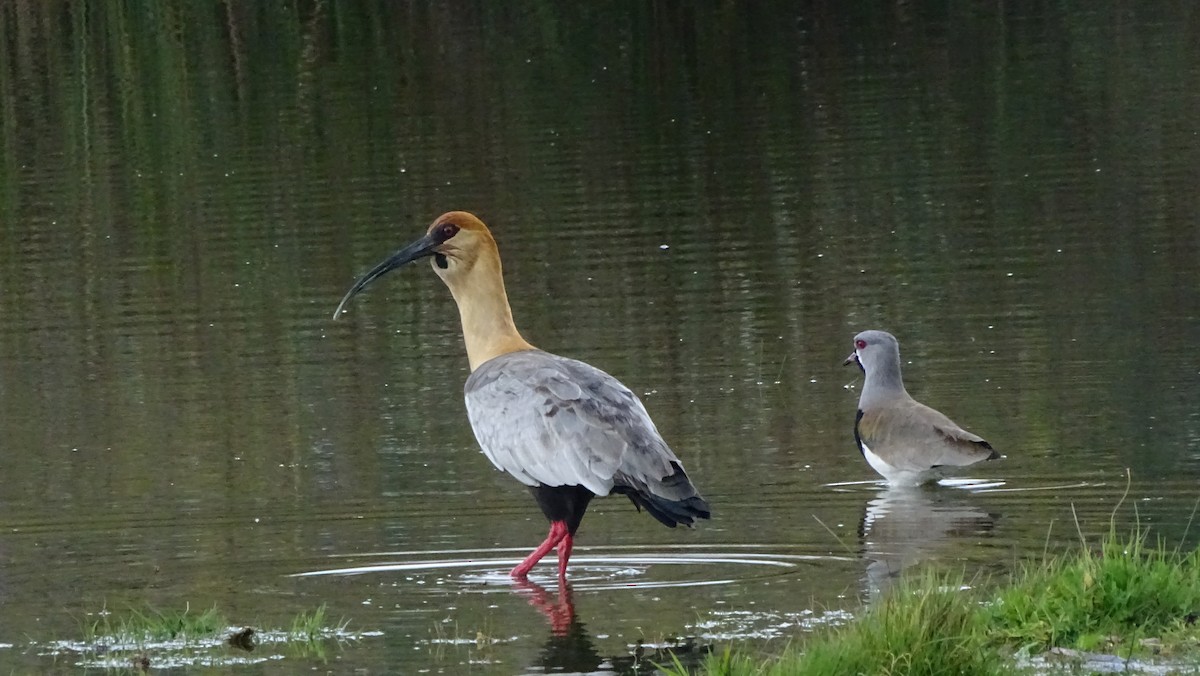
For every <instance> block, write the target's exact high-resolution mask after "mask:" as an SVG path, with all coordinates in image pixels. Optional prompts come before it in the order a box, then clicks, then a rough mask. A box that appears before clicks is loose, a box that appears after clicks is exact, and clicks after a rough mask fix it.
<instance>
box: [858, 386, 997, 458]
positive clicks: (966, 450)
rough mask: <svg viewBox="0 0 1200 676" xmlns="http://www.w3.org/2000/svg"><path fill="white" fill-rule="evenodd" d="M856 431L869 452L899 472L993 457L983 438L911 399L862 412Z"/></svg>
mask: <svg viewBox="0 0 1200 676" xmlns="http://www.w3.org/2000/svg"><path fill="white" fill-rule="evenodd" d="M858 429H859V435H860V436H861V438H862V440H863V443H865V444H866V445H867V447H868V448H870V449H871V452H872V453H874V454H875V455H877V456H879V457H880V458H882V459H883V460H884V462H887V463H888V464H889V465H891V466H893V467H896V468H898V469H909V470H913V471H924V470H927V469H929V468H931V467H940V466H945V465H951V466H960V465H969V464H972V463H975V462H978V461H980V460H984V459H987V458H991V457H994V456H995V451H993V450H992V447H991V445H989V444H988V442H986V441H984V440H983V438H982V437H979V436H977V435H975V434H972V433H971V432H968V431H966V430H964V429H962V428H961V427H959V426H958V425H956V424H955V423H954V421H953V420H950V419H949V418H947V417H946V416H945V415H943V414H942V413H941V412H939V411H937V410H935V409H932V408H930V407H928V406H926V405H924V404H922V403H920V402H918V401H915V400H912V399H908V400H905V401H898V402H894V403H892V404H890V405H887V406H880V407H878V408H875V409H872V410H870V411H864V412H863V415H862V418H861V419H860V420H859V422H858Z"/></svg>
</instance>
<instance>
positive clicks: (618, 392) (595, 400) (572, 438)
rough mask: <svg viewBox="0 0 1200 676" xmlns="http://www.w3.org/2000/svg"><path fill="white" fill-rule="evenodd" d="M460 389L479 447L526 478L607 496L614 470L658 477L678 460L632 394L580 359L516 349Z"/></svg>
mask: <svg viewBox="0 0 1200 676" xmlns="http://www.w3.org/2000/svg"><path fill="white" fill-rule="evenodd" d="M465 394H466V404H467V414H468V416H469V417H470V420H471V427H472V428H473V429H474V431H475V437H476V439H477V440H478V441H479V445H480V447H481V448H482V450H483V452H484V454H485V455H487V457H488V459H489V460H491V461H492V464H494V465H495V466H496V467H497V468H499V469H500V470H503V471H505V472H508V473H510V474H512V475H513V476H514V477H516V478H517V479H518V480H519V481H521V482H522V483H524V484H526V485H530V486H535V485H538V484H543V485H547V486H563V485H581V486H584V487H586V488H587V489H588V490H591V491H592V492H593V493H596V494H597V495H607V494H608V493H609V491H610V490H611V489H612V487H613V483H614V477H616V479H617V481H620V482H624V481H625V479H626V477H630V476H632V477H644V478H645V479H649V480H651V481H655V482H657V481H659V480H661V479H662V478H663V477H666V476H668V475H670V474H671V472H672V468H671V467H670V463H671V461H673V460H676V461H677V459H676V458H675V456H674V454H673V453H671V451H670V449H669V448H667V446H666V444H665V443H664V442H663V440H662V438H661V437H660V436H659V434H658V430H657V429H655V427H654V423H653V422H652V421H651V420H650V416H649V414H648V413H646V409H645V407H643V406H642V403H641V402H640V401H638V399H637V397H636V396H634V394H633V393H632V392H630V391H629V389H628V388H626V387H625V386H623V385H621V383H620V382H618V381H617V380H616V379H615V378H613V377H612V376H610V375H608V374H607V373H605V372H603V371H601V370H599V369H597V368H595V367H592V366H590V365H588V364H585V363H583V362H579V361H576V360H573V359H566V358H564V357H557V356H555V355H551V354H548V353H545V352H541V351H538V350H529V351H525V352H514V353H511V354H508V355H503V356H500V357H497V358H495V359H492V360H490V361H488V362H486V363H485V364H483V365H482V366H480V367H479V368H478V369H476V371H475V372H474V373H473V374H471V377H470V378H469V379H468V380H467V386H466V393H465Z"/></svg>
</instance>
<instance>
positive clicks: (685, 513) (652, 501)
mask: <svg viewBox="0 0 1200 676" xmlns="http://www.w3.org/2000/svg"><path fill="white" fill-rule="evenodd" d="M671 466H672V467H673V468H674V470H675V472H674V473H672V474H671V475H670V476H668V477H666V478H665V479H663V480H662V482H661V484H660V486H657V487H656V488H659V489H660V490H658V491H657V492H654V491H651V490H650V488H649V487H648V486H645V485H644V484H643V485H641V486H631V485H623V484H617V485H616V486H613V492H614V493H620V494H622V495H624V496H626V497H628V498H629V501H630V502H632V503H633V505H634V507H637V508H638V511H641V510H642V509H645V510H646V511H647V512H649V513H650V516H652V517H654V518H655V519H658V521H659V523H661V524H663V525H664V526H667V527H668V528H674V527H675V526H678V525H679V524H683V525H685V526H691V525H692V524H693V523H695V521H696V519H707V518H710V516H711V515H712V510H711V509H710V508H709V506H708V503H707V502H705V501H704V498H702V497H700V495H699V493H697V492H696V487H695V486H693V485H692V482H691V481H690V480H689V479H688V477H687V474H685V473H684V471H683V468H682V467H680V466H679V465H678V464H677V463H674V462H672V463H671ZM631 483H632V482H631ZM663 493H665V494H666V495H672V496H679V497H677V498H672V497H665V496H664V495H662V494H663Z"/></svg>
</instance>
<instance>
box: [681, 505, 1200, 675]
mask: <svg viewBox="0 0 1200 676" xmlns="http://www.w3.org/2000/svg"><path fill="white" fill-rule="evenodd" d="M963 589H964V585H963V579H962V577H961V575H960V576H958V577H957V578H956V577H955V576H946V575H934V574H929V573H926V574H923V575H917V576H913V577H909V578H906V579H905V580H902V581H901V582H900V583H899V584H898V585H897V586H896V587H895V588H893V589H892V590H891V591H890V592H889V593H888V594H887V595H886V596H885V597H884V598H883V600H881V601H880V602H878V603H876V604H874V605H873V606H872V607H870V608H868V609H867V610H866V611H865V612H864V613H863V614H862V615H860V616H859V617H858V618H857V619H855V620H854V621H853V622H851V623H849V624H847V625H845V626H842V627H838V628H835V629H829V630H826V631H823V632H819V633H817V634H815V635H813V636H810V637H807V638H805V639H801V638H799V637H798V640H802V641H803V643H802V644H797V645H794V646H791V647H789V648H788V649H787V650H786V651H785V652H784V654H783V655H781V656H779V657H774V658H762V657H755V656H753V655H751V654H747V653H746V652H744V651H741V650H737V649H725V650H723V651H720V652H717V653H713V654H711V655H709V656H708V658H707V659H706V660H705V661H704V662H703V663H702V664H701V665H700V667H699V669H698V670H697V672H698V673H702V674H713V675H716V676H740V675H742V674H770V675H790V674H805V675H809V674H812V675H821V674H831V675H832V674H838V675H841V674H884V675H889V674H890V675H900V674H911V675H914V676H915V675H922V674H929V675H933V674H978V675H981V676H984V675H990V674H1011V673H1015V672H1019V670H1020V669H1019V664H1018V660H1017V658H1016V657H1015V656H1016V655H1034V654H1040V653H1043V652H1045V651H1047V650H1049V649H1051V648H1056V647H1059V648H1070V649H1074V650H1082V651H1100V652H1106V653H1110V654H1118V655H1120V656H1121V657H1127V658H1128V657H1135V658H1139V657H1141V658H1145V657H1151V656H1154V655H1160V656H1169V658H1170V660H1171V661H1172V663H1177V664H1179V665H1180V666H1181V667H1183V666H1192V665H1195V664H1196V663H1197V661H1198V659H1200V622H1198V621H1197V619H1198V618H1197V616H1198V614H1200V550H1194V551H1190V552H1181V551H1180V550H1178V549H1173V548H1171V547H1170V546H1169V545H1168V544H1167V543H1165V542H1163V541H1161V540H1155V541H1153V542H1151V541H1149V539H1148V536H1147V533H1146V532H1145V531H1144V530H1143V529H1141V528H1140V527H1135V528H1134V530H1133V531H1132V532H1131V533H1130V534H1129V535H1127V536H1121V535H1118V534H1117V532H1116V530H1115V528H1110V531H1109V533H1108V534H1107V535H1106V536H1105V537H1104V538H1102V539H1101V540H1100V541H1099V542H1098V543H1096V545H1095V546H1089V545H1088V543H1086V542H1083V541H1082V540H1081V546H1080V547H1079V548H1078V549H1076V550H1074V551H1072V552H1070V553H1067V554H1064V555H1061V556H1048V557H1045V558H1043V560H1041V561H1040V562H1037V563H1033V564H1028V565H1025V566H1022V567H1020V568H1019V569H1018V570H1017V572H1016V573H1015V574H1014V575H1013V577H1012V579H1011V580H1009V581H1008V582H1005V583H997V582H985V583H983V584H975V585H973V588H971V589H967V590H965V591H962V590H963ZM667 672H668V673H671V674H686V673H688V670H687V669H685V668H684V667H683V666H682V664H680V663H679V662H678V661H677V662H676V663H675V664H674V666H673V667H670V668H668V669H667Z"/></svg>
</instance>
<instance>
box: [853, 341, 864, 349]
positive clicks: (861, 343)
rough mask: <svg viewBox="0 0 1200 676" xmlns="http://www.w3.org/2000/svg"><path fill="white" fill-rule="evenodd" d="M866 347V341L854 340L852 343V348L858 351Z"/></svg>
mask: <svg viewBox="0 0 1200 676" xmlns="http://www.w3.org/2000/svg"><path fill="white" fill-rule="evenodd" d="M866 346H867V341H865V340H856V341H854V347H855V348H856V349H859V350H861V349H863V348H865V347H866Z"/></svg>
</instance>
